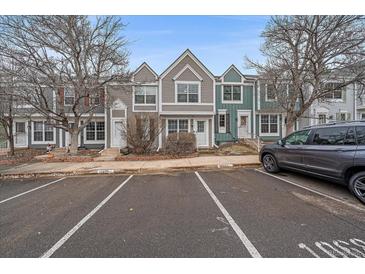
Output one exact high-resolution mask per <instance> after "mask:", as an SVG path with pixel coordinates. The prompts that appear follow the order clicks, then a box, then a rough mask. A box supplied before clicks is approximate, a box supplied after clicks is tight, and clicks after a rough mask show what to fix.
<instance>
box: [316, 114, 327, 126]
mask: <svg viewBox="0 0 365 274" xmlns="http://www.w3.org/2000/svg"><path fill="white" fill-rule="evenodd" d="M325 123H327V115H326V114H318V124H320V125H321V124H325Z"/></svg>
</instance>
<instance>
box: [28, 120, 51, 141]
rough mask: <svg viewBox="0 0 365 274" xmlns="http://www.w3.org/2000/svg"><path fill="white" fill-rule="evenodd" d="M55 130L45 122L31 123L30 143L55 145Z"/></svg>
mask: <svg viewBox="0 0 365 274" xmlns="http://www.w3.org/2000/svg"><path fill="white" fill-rule="evenodd" d="M55 130H56V129H55V128H54V127H53V126H52V125H50V124H48V123H47V122H45V121H33V127H32V143H34V144H45V143H50V144H54V143H55V135H56V133H55Z"/></svg>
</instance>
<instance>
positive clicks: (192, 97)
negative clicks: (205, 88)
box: [176, 83, 200, 103]
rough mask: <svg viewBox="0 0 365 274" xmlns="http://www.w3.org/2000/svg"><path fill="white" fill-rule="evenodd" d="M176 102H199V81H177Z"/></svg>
mask: <svg viewBox="0 0 365 274" xmlns="http://www.w3.org/2000/svg"><path fill="white" fill-rule="evenodd" d="M176 89H177V92H176V96H177V98H176V101H177V103H199V92H200V84H199V83H177V84H176Z"/></svg>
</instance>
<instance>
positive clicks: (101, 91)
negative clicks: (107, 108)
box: [100, 88, 105, 106]
mask: <svg viewBox="0 0 365 274" xmlns="http://www.w3.org/2000/svg"><path fill="white" fill-rule="evenodd" d="M104 104H105V92H104V88H101V89H100V105H101V106H104Z"/></svg>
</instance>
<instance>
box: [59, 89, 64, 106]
mask: <svg viewBox="0 0 365 274" xmlns="http://www.w3.org/2000/svg"><path fill="white" fill-rule="evenodd" d="M58 96H59V98H60V103H61V104H62V105H64V103H65V89H64V88H58Z"/></svg>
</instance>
